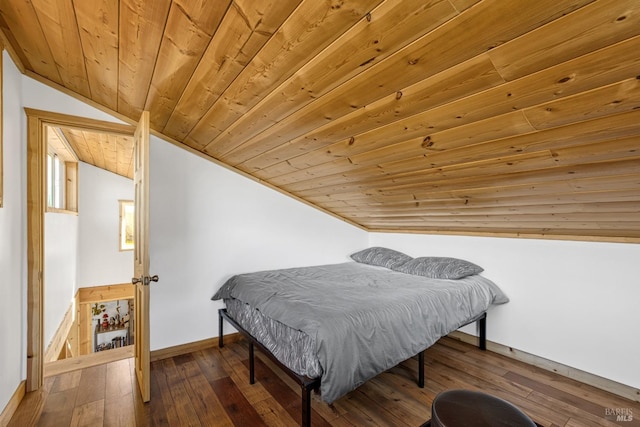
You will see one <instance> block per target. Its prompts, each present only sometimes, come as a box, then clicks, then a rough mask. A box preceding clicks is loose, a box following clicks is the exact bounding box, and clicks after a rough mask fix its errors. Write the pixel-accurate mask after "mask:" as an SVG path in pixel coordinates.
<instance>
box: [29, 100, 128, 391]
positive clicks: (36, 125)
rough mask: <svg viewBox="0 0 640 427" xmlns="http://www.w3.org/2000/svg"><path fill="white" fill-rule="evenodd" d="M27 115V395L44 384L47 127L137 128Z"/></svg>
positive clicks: (50, 114) (54, 115)
mask: <svg viewBox="0 0 640 427" xmlns="http://www.w3.org/2000/svg"><path fill="white" fill-rule="evenodd" d="M24 110H25V113H26V115H27V211H26V216H27V380H26V391H34V390H38V389H39V388H40V387H42V384H43V380H44V215H45V212H46V206H47V192H46V189H47V187H46V185H47V174H46V164H47V163H46V159H47V141H46V134H45V129H46V126H54V127H65V128H70V129H78V130H88V131H93V132H99V133H108V134H115V135H126V136H133V133H134V132H135V127H134V126H131V125H126V124H120V123H113V122H107V121H102V120H95V119H88V118H85V117H78V116H71V115H67V114H61V113H54V112H50V111H43V110H35V109H31V108H25V109H24Z"/></svg>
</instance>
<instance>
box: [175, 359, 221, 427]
mask: <svg viewBox="0 0 640 427" xmlns="http://www.w3.org/2000/svg"><path fill="white" fill-rule="evenodd" d="M174 362H175V364H176V367H177V369H178V370H179V371H180V372H181V373H182V377H183V378H185V379H186V382H185V390H186V391H187V394H188V395H189V396H190V398H191V404H192V405H193V407H194V409H195V411H196V414H197V415H198V419H199V420H200V423H201V424H202V425H203V426H209V425H215V426H220V427H227V426H229V427H231V426H233V422H232V420H231V418H229V417H228V416H227V414H226V412H225V410H224V407H223V406H222V403H221V402H220V400H219V399H218V396H217V395H216V393H215V392H214V391H213V388H212V387H211V385H210V384H209V381H207V378H206V377H205V376H204V374H203V373H202V371H201V370H200V366H199V365H198V362H197V361H196V360H195V358H194V357H193V355H192V354H187V355H184V356H181V357H180V358H178V357H174Z"/></svg>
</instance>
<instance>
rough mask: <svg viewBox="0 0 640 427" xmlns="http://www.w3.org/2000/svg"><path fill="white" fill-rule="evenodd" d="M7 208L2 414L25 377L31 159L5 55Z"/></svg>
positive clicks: (1, 288) (0, 305)
mask: <svg viewBox="0 0 640 427" xmlns="http://www.w3.org/2000/svg"><path fill="white" fill-rule="evenodd" d="M3 62H4V67H3V83H4V88H3V103H4V104H3V129H2V130H3V174H4V175H3V176H4V185H3V187H4V189H3V207H2V208H0V348H1V349H0V412H1V411H2V410H3V409H4V408H5V406H6V405H7V403H8V402H9V399H11V396H12V395H13V393H14V392H15V391H16V389H17V388H18V386H19V384H20V381H22V380H23V379H24V378H25V376H26V370H25V369H26V368H25V366H26V364H25V362H26V359H27V357H26V330H27V326H26V310H25V306H26V286H25V281H26V219H25V212H26V199H25V194H26V161H27V160H26V159H27V151H26V144H25V143H24V132H23V126H24V123H25V121H24V118H23V112H22V98H21V92H20V89H21V81H22V77H21V75H20V72H19V71H18V69H17V68H16V67H15V66H14V65H13V62H12V61H11V58H9V55H7V53H6V52H4V53H3Z"/></svg>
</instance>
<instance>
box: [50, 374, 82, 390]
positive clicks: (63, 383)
mask: <svg viewBox="0 0 640 427" xmlns="http://www.w3.org/2000/svg"><path fill="white" fill-rule="evenodd" d="M81 375H82V371H71V372H65V373H64V374H60V375H58V376H57V377H55V378H52V380H53V386H52V387H51V392H52V393H58V392H60V391H65V390H69V389H71V388H76V387H78V386H79V385H80V376H81Z"/></svg>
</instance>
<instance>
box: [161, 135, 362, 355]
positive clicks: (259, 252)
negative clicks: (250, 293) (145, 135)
mask: <svg viewBox="0 0 640 427" xmlns="http://www.w3.org/2000/svg"><path fill="white" fill-rule="evenodd" d="M150 181H151V190H150V191H151V195H150V207H151V209H150V257H151V274H158V275H159V276H160V281H159V282H158V283H153V284H152V285H151V286H152V289H151V348H152V349H160V348H166V347H170V346H174V345H178V344H184V343H189V342H193V341H197V340H202V339H205V338H210V337H213V336H217V335H218V329H217V327H218V326H217V325H218V318H217V310H218V308H220V307H222V304H221V302H220V301H215V302H214V301H211V300H210V298H211V296H212V295H213V294H214V292H215V291H216V290H217V289H218V288H219V287H220V286H221V285H222V284H223V283H224V281H225V280H226V279H227V278H229V277H230V276H232V275H233V274H236V273H245V272H249V271H257V270H264V269H272V268H283V267H293V266H302V265H314V264H325V263H334V262H346V261H349V258H348V255H349V254H350V253H352V252H355V251H356V250H358V249H361V248H364V247H366V244H367V233H366V232H364V231H362V230H360V229H358V228H356V227H353V226H351V225H349V224H347V223H345V222H343V221H341V220H338V219H335V218H333V217H331V216H329V215H326V214H324V213H322V212H320V211H318V210H316V209H314V208H311V207H309V206H307V205H304V204H302V203H299V202H297V201H295V200H293V199H291V198H290V197H287V196H285V195H282V194H281V193H278V192H276V191H274V190H271V189H269V188H266V187H264V186H261V185H259V184H257V183H255V182H254V181H252V180H250V179H247V178H244V177H242V176H240V175H238V174H236V173H233V172H231V171H229V170H227V169H226V168H223V167H221V166H217V165H215V164H214V163H212V162H210V161H207V160H204V159H202V158H200V157H197V156H195V155H193V154H190V153H188V152H187V151H185V150H182V149H180V148H177V147H175V146H173V145H171V144H169V143H166V142H164V141H161V140H159V139H157V138H152V144H151V169H150ZM225 327H226V328H227V330H228V328H229V326H228V325H226V326H225Z"/></svg>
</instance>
